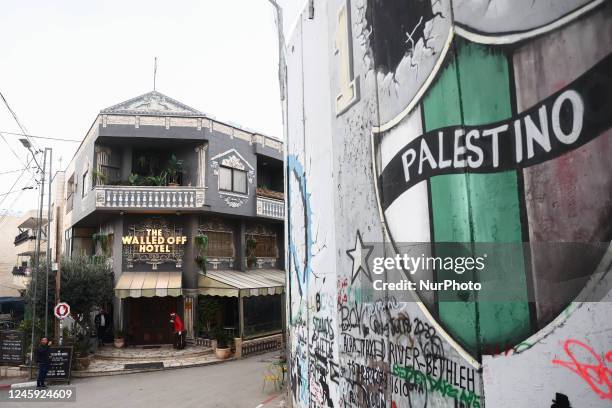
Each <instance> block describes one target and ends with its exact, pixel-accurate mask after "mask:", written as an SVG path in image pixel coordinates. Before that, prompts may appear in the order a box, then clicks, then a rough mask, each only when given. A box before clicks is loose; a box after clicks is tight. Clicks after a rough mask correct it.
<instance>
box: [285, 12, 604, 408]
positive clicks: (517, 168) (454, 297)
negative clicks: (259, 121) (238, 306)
mask: <svg viewBox="0 0 612 408" xmlns="http://www.w3.org/2000/svg"><path fill="white" fill-rule="evenodd" d="M287 18H289V20H290V21H293V19H292V18H291V17H286V16H285V19H287ZM279 21H280V19H279ZM291 27H292V31H291V33H290V35H288V39H287V41H286V44H283V45H284V50H285V56H286V61H287V64H286V73H287V75H286V88H287V93H286V94H285V96H286V97H287V99H286V105H285V106H284V109H285V116H284V117H285V118H286V121H287V122H286V125H287V126H286V138H287V140H286V146H287V160H286V162H287V197H288V203H287V216H288V220H287V224H288V228H287V234H288V236H287V241H288V244H289V245H290V249H289V254H288V256H289V260H288V262H287V269H288V278H287V283H288V286H289V287H288V290H287V294H288V299H287V303H288V316H289V319H288V320H289V322H288V351H289V354H290V358H289V359H288V361H289V370H288V372H289V379H290V385H291V396H292V402H293V406H299V407H342V408H349V407H389V408H403V407H410V408H413V407H482V406H489V407H550V406H552V407H571V406H574V407H577V406H589V407H604V406H608V405H609V403H610V402H611V401H612V382H611V378H612V374H611V373H612V344H611V342H610V333H611V332H612V324H611V323H610V319H609V316H610V313H612V303H610V302H611V301H612V294H611V292H610V288H611V287H612V282H611V280H612V278H611V274H609V273H608V272H609V270H610V268H611V266H612V251H611V249H610V241H611V239H612V222H611V221H610V220H612V159H611V158H612V78H611V76H612V1H602V0H329V1H314V2H309V3H308V7H306V8H305V9H304V11H303V12H302V13H301V14H300V16H299V18H298V19H297V20H296V23H295V24H293V25H292V26H291ZM282 74H283V69H281V78H283V75H282ZM406 254H407V255H408V256H409V257H411V259H412V261H418V262H422V263H426V264H427V265H428V262H429V261H431V260H433V265H434V266H433V267H431V268H430V267H429V266H428V267H426V268H416V267H415V268H413V269H409V268H408V267H406V265H407V264H404V266H403V267H393V268H390V267H388V266H386V262H387V260H390V261H391V263H393V260H394V259H396V257H397V259H398V260H400V259H401V257H402V256H403V255H406ZM458 257H461V259H463V261H465V262H467V260H468V259H469V260H471V261H475V262H480V263H481V264H482V265H483V269H484V270H483V271H480V270H479V271H476V270H473V269H470V268H465V269H466V270H465V271H464V270H462V271H461V272H460V273H459V272H457V268H456V267H454V268H453V267H451V268H449V269H447V268H446V266H443V265H441V264H436V259H447V258H450V259H454V260H457V259H459V258H458ZM398 265H399V263H398ZM463 265H464V266H465V264H463ZM450 279H453V280H454V281H456V282H458V283H460V285H458V286H460V287H459V288H457V289H455V288H453V289H452V290H439V288H440V287H442V286H443V285H444V284H445V282H447V281H449V280H450ZM423 280H426V281H427V282H428V284H427V285H426V286H424V288H421V287H417V289H407V288H410V285H411V284H413V283H415V282H418V281H423ZM468 283H469V284H470V285H468V286H466V287H468V288H469V289H465V288H464V287H463V286H461V285H463V284H468ZM474 283H477V284H478V285H479V286H478V289H476V285H473V284H474ZM400 284H401V285H403V286H401V288H402V289H397V288H398V287H400ZM472 288H474V289H472Z"/></svg>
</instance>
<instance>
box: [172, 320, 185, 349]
mask: <svg viewBox="0 0 612 408" xmlns="http://www.w3.org/2000/svg"><path fill="white" fill-rule="evenodd" d="M170 323H172V325H173V327H174V348H177V349H182V348H185V333H184V331H185V325H184V324H183V319H181V317H180V316H179V315H177V314H176V313H174V312H172V313H170Z"/></svg>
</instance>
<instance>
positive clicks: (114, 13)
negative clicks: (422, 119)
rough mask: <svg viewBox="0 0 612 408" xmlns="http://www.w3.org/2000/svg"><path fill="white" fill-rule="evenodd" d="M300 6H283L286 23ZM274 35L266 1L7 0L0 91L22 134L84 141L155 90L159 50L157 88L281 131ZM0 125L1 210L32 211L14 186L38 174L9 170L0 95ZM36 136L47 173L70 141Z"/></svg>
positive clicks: (1, 25)
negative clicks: (122, 107)
mask: <svg viewBox="0 0 612 408" xmlns="http://www.w3.org/2000/svg"><path fill="white" fill-rule="evenodd" d="M283 3H285V4H283ZM299 3H302V1H301V0H300V1H296V2H293V1H292V0H286V1H282V2H281V4H282V5H283V6H285V5H287V4H288V5H289V8H290V9H291V14H292V16H291V19H292V20H293V19H295V18H296V10H297V9H298V8H300V7H301V6H296V5H297V4H299ZM285 25H287V22H285ZM277 38H278V37H277V32H276V26H275V20H274V11H273V8H272V6H271V5H270V3H269V1H268V0H231V1H228V0H216V1H213V0H181V1H172V2H170V1H167V0H165V1H159V0H146V1H145V0H123V1H117V0H104V1H101V0H100V1H82V0H72V1H70V0H56V1H53V2H50V1H46V0H39V1H33V0H5V1H3V2H2V4H1V5H0V50H1V54H0V91H1V92H2V94H3V95H4V96H5V98H6V99H7V101H8V103H9V105H10V106H11V108H12V109H13V111H14V112H15V114H16V115H17V117H18V119H19V121H20V122H21V124H22V125H23V127H24V128H25V129H26V131H27V133H28V134H30V135H34V136H43V137H50V138H56V139H57V138H62V139H74V140H82V139H83V137H84V136H85V134H86V133H87V131H88V129H89V127H90V126H91V124H92V123H93V121H94V120H95V118H96V115H97V114H98V112H99V111H100V110H101V109H103V108H106V107H108V106H112V105H114V104H117V103H119V102H122V101H124V100H127V99H130V98H132V97H135V96H138V95H141V94H144V93H146V92H149V91H151V90H152V89H153V61H154V58H155V57H157V58H158V68H157V90H158V91H159V92H161V93H163V94H165V95H168V96H170V97H172V98H174V99H176V100H178V101H180V102H183V103H185V104H187V105H189V106H191V107H193V108H196V109H199V110H201V111H203V112H205V113H207V114H209V115H212V116H214V117H215V118H216V119H219V120H224V121H229V122H231V123H234V124H239V125H241V126H243V127H244V128H247V129H251V130H255V131H258V132H261V133H264V134H267V135H271V136H275V137H279V138H282V115H281V103H280V96H279V84H278V65H277V64H278V42H277ZM0 132H1V133H2V135H3V136H4V138H5V139H6V142H5V140H2V138H0V157H1V160H0V211H2V210H4V211H6V210H10V211H25V210H29V209H33V208H36V202H37V201H36V200H37V194H38V193H37V191H36V190H30V189H26V190H22V189H23V188H24V187H25V188H27V187H35V186H36V184H35V182H34V181H33V178H34V176H35V174H34V171H33V170H32V171H30V170H27V171H25V172H24V174H23V175H22V176H21V177H19V176H20V175H21V172H19V171H18V172H11V173H5V172H8V171H14V170H19V169H22V168H24V167H25V164H27V161H28V152H27V150H26V149H25V148H24V147H23V146H22V145H21V143H20V142H19V138H20V137H19V136H15V135H10V134H8V133H7V132H13V133H21V130H20V128H19V126H18V125H17V124H16V122H15V120H14V119H13V117H12V115H11V114H10V113H9V111H8V110H7V108H6V107H5V106H4V104H3V103H1V102H0ZM33 140H34V141H35V143H36V147H38V148H44V147H51V148H53V168H54V172H55V170H57V169H59V168H62V169H63V168H65V167H66V166H67V164H68V163H69V161H70V160H71V158H72V156H73V155H74V152H75V150H76V148H77V147H78V143H75V142H61V141H53V140H44V139H33ZM39 160H41V158H39ZM3 173H4V174H3ZM15 182H16V184H15V187H14V189H13V191H17V193H12V194H9V195H3V194H5V193H6V192H8V191H9V190H10V189H11V186H12V185H13V183H15ZM45 202H46V199H45Z"/></svg>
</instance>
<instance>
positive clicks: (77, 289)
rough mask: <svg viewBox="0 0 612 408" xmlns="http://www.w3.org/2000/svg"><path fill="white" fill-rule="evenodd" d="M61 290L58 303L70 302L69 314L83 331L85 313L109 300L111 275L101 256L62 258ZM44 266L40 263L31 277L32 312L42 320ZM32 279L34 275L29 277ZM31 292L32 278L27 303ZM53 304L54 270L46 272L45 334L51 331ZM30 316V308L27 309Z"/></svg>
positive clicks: (84, 327) (110, 297)
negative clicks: (46, 329)
mask: <svg viewBox="0 0 612 408" xmlns="http://www.w3.org/2000/svg"><path fill="white" fill-rule="evenodd" d="M61 265H62V274H61V290H60V298H61V301H62V302H66V303H68V304H69V305H70V310H71V314H72V316H73V317H74V318H75V320H76V322H77V324H79V326H81V328H82V329H83V330H87V324H88V321H89V315H90V313H91V312H92V311H93V309H94V308H95V307H97V306H100V305H103V304H105V303H109V302H111V301H112V299H113V277H112V272H111V268H110V267H109V265H108V262H106V258H103V257H87V256H75V257H72V258H63V259H62V263H61ZM46 271H47V267H46V264H45V263H41V265H40V268H39V270H38V272H35V277H36V279H37V280H38V283H37V285H36V292H37V294H36V315H37V316H39V318H41V319H43V320H44V312H45V282H46V277H45V274H46ZM33 278H34V276H33ZM33 293H34V279H32V281H31V282H30V286H29V288H28V291H27V297H28V305H31V300H32V295H33ZM54 306H55V272H53V271H51V272H50V274H49V304H48V310H49V316H48V320H49V327H48V330H49V333H53V321H54V319H55V317H54V316H53V307H54ZM29 315H30V316H31V311H30V312H29Z"/></svg>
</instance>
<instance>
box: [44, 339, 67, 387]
mask: <svg viewBox="0 0 612 408" xmlns="http://www.w3.org/2000/svg"><path fill="white" fill-rule="evenodd" d="M49 362H50V366H49V371H48V373H47V380H50V381H68V382H70V368H71V366H72V347H49Z"/></svg>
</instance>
